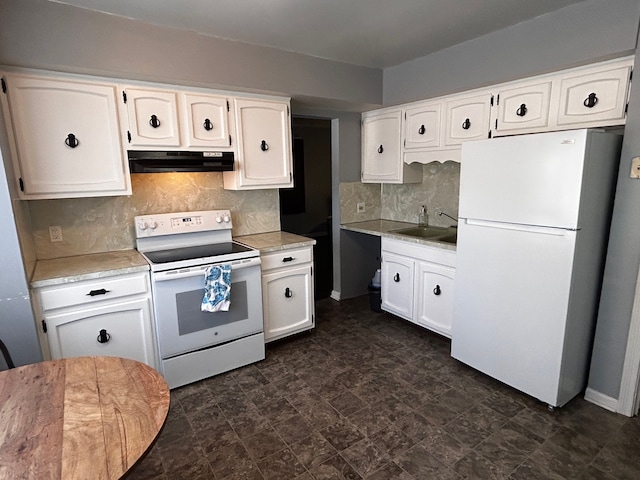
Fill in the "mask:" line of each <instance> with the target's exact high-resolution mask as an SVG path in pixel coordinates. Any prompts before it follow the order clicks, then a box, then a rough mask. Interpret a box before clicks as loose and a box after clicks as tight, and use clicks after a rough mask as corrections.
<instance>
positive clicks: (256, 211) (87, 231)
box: [29, 172, 280, 259]
mask: <svg viewBox="0 0 640 480" xmlns="http://www.w3.org/2000/svg"><path fill="white" fill-rule="evenodd" d="M131 184H132V189H133V194H132V195H131V196H122V197H95V198H76V199H61V200H32V201H30V202H29V210H30V215H31V223H32V232H33V239H34V242H35V249H36V256H37V258H38V259H48V258H58V257H68V256H73V255H83V254H87V253H100V252H107V251H111V250H125V249H129V248H135V233H134V228H133V217H135V216H136V215H146V214H153V213H169V212H188V211H198V210H215V209H229V210H231V219H232V222H233V235H247V234H251V233H262V232H271V231H276V230H280V204H279V197H278V190H276V189H271V190H250V191H232V190H224V189H223V186H222V174H221V173H219V172H210V173H157V174H133V175H131ZM50 225H59V226H61V227H62V235H63V241H62V242H58V243H51V242H50V241H49V226H50Z"/></svg>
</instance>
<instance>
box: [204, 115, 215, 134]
mask: <svg viewBox="0 0 640 480" xmlns="http://www.w3.org/2000/svg"><path fill="white" fill-rule="evenodd" d="M202 126H203V127H204V129H205V130H206V131H207V132H208V131H210V130H213V123H211V120H209V119H208V118H205V119H204V123H203V124H202Z"/></svg>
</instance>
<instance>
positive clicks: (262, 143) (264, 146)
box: [260, 140, 269, 152]
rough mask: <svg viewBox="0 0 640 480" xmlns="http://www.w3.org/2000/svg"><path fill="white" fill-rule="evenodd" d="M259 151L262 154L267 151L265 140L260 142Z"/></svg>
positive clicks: (267, 146) (267, 145)
mask: <svg viewBox="0 0 640 480" xmlns="http://www.w3.org/2000/svg"><path fill="white" fill-rule="evenodd" d="M260 150H262V151H263V152H266V151H267V150H269V144H268V143H267V141H266V140H262V142H260Z"/></svg>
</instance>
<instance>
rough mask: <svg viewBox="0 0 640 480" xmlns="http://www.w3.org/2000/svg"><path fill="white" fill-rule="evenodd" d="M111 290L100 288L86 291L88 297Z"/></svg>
mask: <svg viewBox="0 0 640 480" xmlns="http://www.w3.org/2000/svg"><path fill="white" fill-rule="evenodd" d="M110 291H111V290H105V289H104V288H101V289H99V290H91V291H90V292H89V293H87V296H88V297H95V296H96V295H104V294H106V293H109V292H110Z"/></svg>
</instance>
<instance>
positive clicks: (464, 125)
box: [462, 118, 471, 130]
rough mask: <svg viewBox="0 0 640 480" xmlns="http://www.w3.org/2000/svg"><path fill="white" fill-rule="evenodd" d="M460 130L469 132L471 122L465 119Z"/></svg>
mask: <svg viewBox="0 0 640 480" xmlns="http://www.w3.org/2000/svg"><path fill="white" fill-rule="evenodd" d="M462 128H463V129H464V130H469V129H470V128H471V120H469V119H468V118H467V119H466V120H465V121H464V122H462Z"/></svg>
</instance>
